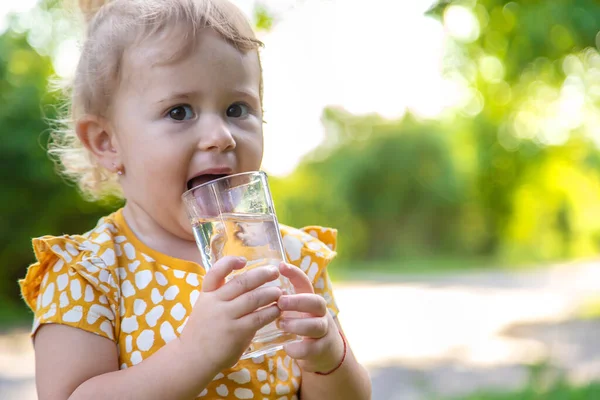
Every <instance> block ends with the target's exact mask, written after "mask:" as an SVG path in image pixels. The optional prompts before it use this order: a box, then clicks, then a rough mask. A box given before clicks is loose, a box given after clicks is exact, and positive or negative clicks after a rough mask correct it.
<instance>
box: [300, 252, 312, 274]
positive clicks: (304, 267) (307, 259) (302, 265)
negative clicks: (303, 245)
mask: <svg viewBox="0 0 600 400" xmlns="http://www.w3.org/2000/svg"><path fill="white" fill-rule="evenodd" d="M308 267H310V256H304V258H303V259H302V262H301V263H300V269H301V270H302V271H304V272H306V271H307V270H308Z"/></svg>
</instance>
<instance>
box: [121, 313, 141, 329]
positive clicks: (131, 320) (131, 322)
mask: <svg viewBox="0 0 600 400" xmlns="http://www.w3.org/2000/svg"><path fill="white" fill-rule="evenodd" d="M138 328H139V325H138V322H137V317H135V316H134V317H127V318H123V321H122V322H121V330H122V331H123V332H125V333H131V332H134V331H136V330H137V329H138Z"/></svg>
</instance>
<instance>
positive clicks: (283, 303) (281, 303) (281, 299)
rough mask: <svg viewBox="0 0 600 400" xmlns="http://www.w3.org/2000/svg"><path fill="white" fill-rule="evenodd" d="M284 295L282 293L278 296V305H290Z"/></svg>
mask: <svg viewBox="0 0 600 400" xmlns="http://www.w3.org/2000/svg"><path fill="white" fill-rule="evenodd" d="M283 296H284V295H282V296H281V297H279V305H280V306H281V307H284V308H285V307H287V306H289V305H290V301H289V299H288V298H287V297H283Z"/></svg>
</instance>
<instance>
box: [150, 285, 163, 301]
mask: <svg viewBox="0 0 600 400" xmlns="http://www.w3.org/2000/svg"><path fill="white" fill-rule="evenodd" d="M150 298H151V299H152V302H153V303H154V304H158V303H160V302H161V301H162V299H163V297H162V295H161V294H160V292H159V291H158V289H157V288H154V289H152V293H151V294H150Z"/></svg>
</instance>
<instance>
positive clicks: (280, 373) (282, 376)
mask: <svg viewBox="0 0 600 400" xmlns="http://www.w3.org/2000/svg"><path fill="white" fill-rule="evenodd" d="M277 379H278V380H280V381H287V380H288V373H287V371H286V369H285V368H284V367H283V364H282V363H281V357H279V358H277Z"/></svg>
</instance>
